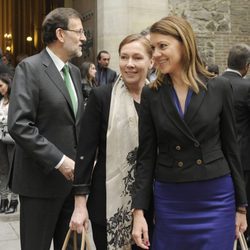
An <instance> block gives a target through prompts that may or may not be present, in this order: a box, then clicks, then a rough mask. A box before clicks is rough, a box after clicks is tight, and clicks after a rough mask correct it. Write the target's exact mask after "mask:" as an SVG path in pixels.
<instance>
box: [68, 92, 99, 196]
mask: <svg viewBox="0 0 250 250" xmlns="http://www.w3.org/2000/svg"><path fill="white" fill-rule="evenodd" d="M101 117H102V109H101V102H100V100H99V98H98V97H97V95H96V89H92V91H91V92H90V96H89V98H88V102H87V106H86V109H85V112H84V114H83V117H82V120H81V129H80V135H79V144H78V147H77V153H76V159H75V178H74V183H73V191H74V194H75V195H85V194H88V193H89V192H90V186H91V177H92V172H93V167H94V161H95V156H96V151H97V148H98V143H99V140H100V139H99V138H100V130H101Z"/></svg>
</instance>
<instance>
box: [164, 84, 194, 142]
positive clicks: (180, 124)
mask: <svg viewBox="0 0 250 250" xmlns="http://www.w3.org/2000/svg"><path fill="white" fill-rule="evenodd" d="M160 93H161V101H162V105H163V107H164V109H165V111H166V114H167V115H168V117H169V119H170V120H172V122H173V123H174V124H175V126H176V127H177V128H178V129H179V130H180V131H181V132H182V133H183V134H185V135H186V136H187V137H188V138H190V139H191V140H192V141H194V142H197V140H196V139H195V137H194V135H193V133H192V132H191V130H190V129H189V127H188V126H187V124H186V123H185V121H183V120H182V119H181V117H180V115H179V114H178V111H177V109H176V107H175V106H174V104H173V101H172V97H171V92H170V82H169V81H168V80H167V79H165V81H164V84H163V85H162V91H161V92H160Z"/></svg>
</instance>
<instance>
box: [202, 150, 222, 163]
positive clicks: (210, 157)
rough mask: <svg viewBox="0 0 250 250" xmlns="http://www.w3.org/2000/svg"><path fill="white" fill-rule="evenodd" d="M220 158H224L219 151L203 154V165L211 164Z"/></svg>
mask: <svg viewBox="0 0 250 250" xmlns="http://www.w3.org/2000/svg"><path fill="white" fill-rule="evenodd" d="M221 158H224V154H223V152H222V150H221V149H217V150H214V151H211V152H207V153H204V154H203V161H204V163H205V164H208V163H211V162H213V161H216V160H218V159H221Z"/></svg>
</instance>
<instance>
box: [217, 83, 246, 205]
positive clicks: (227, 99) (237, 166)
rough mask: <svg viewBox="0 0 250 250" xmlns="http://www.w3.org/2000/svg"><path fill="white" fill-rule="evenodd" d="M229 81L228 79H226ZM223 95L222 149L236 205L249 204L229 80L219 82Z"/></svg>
mask: <svg viewBox="0 0 250 250" xmlns="http://www.w3.org/2000/svg"><path fill="white" fill-rule="evenodd" d="M226 81H227V80H226ZM218 84H220V86H221V91H222V95H223V98H224V100H223V109H222V113H221V123H220V131H221V141H222V150H223V153H224V155H225V158H226V159H227V162H228V164H229V167H230V170H231V175H232V179H233V182H234V188H235V198H236V205H237V206H240V205H244V204H247V198H246V191H245V185H244V180H243V169H242V166H241V160H240V153H239V145H238V143H237V139H236V138H237V137H236V126H235V124H236V122H235V114H234V108H233V93H232V87H231V84H230V82H229V81H227V82H220V83H218Z"/></svg>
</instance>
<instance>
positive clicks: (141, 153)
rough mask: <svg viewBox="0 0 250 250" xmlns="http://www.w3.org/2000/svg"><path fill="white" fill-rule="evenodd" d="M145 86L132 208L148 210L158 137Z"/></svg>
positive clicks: (140, 117)
mask: <svg viewBox="0 0 250 250" xmlns="http://www.w3.org/2000/svg"><path fill="white" fill-rule="evenodd" d="M151 91H152V90H151V89H149V88H148V87H144V89H143V91H142V95H141V107H140V113H139V148H138V155H137V165H136V171H135V192H134V193H133V197H132V208H138V209H144V210H148V209H149V206H150V200H151V197H152V190H153V179H154V170H155V161H156V154H157V143H156V142H157V137H156V131H155V126H154V122H153V119H152V113H151V107H150V95H149V94H150V92H151Z"/></svg>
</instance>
